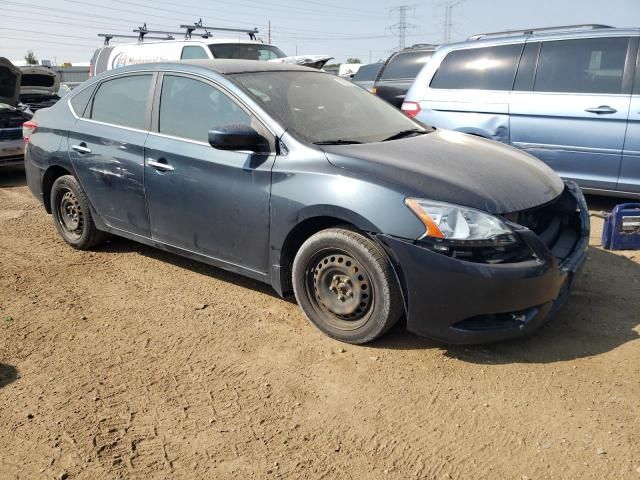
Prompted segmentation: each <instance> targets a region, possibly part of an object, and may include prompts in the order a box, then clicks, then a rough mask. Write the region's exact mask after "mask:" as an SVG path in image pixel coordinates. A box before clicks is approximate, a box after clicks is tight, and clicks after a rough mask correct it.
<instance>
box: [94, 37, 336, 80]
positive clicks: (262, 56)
mask: <svg viewBox="0 0 640 480" xmlns="http://www.w3.org/2000/svg"><path fill="white" fill-rule="evenodd" d="M198 28H203V27H198ZM206 28H207V29H208V30H216V29H215V28H213V27H206ZM208 30H207V32H206V33H205V34H203V35H201V36H199V37H197V38H191V35H190V33H191V32H189V33H188V34H187V36H186V37H185V39H184V40H174V39H173V37H172V36H167V37H166V38H167V39H158V37H153V38H154V39H153V40H147V39H145V35H144V34H145V33H147V32H149V31H147V30H146V25H145V27H143V29H138V30H134V31H135V32H139V33H140V32H141V33H142V35H140V36H139V39H138V42H136V43H127V44H120V45H110V44H109V41H110V40H111V39H112V38H117V37H130V36H129V35H110V34H100V35H99V36H100V37H104V38H105V45H104V46H103V47H101V48H98V49H97V50H96V51H95V53H94V54H93V57H92V58H91V67H90V76H93V75H98V74H99V73H102V72H104V71H107V70H111V69H114V68H119V67H125V66H127V65H136V64H139V63H155V62H173V61H176V60H193V59H214V58H227V59H239V60H263V61H270V62H282V63H291V64H296V65H304V66H306V67H312V68H317V69H321V68H322V67H324V65H325V64H326V63H327V62H328V61H329V60H331V59H332V58H333V57H331V56H328V55H296V56H293V57H288V56H287V55H286V54H285V53H284V52H283V51H282V50H280V49H279V48H278V47H276V46H275V45H270V44H268V43H263V42H261V41H260V40H257V39H256V36H255V34H256V33H257V31H256V30H255V29H254V30H246V31H245V33H247V34H248V35H249V39H247V40H238V39H237V38H235V39H234V38H215V39H214V38H213V37H212V36H211V35H210V33H209V31H208ZM218 30H233V31H240V30H239V29H218ZM149 33H153V32H149ZM194 36H195V35H194ZM147 38H149V37H147Z"/></svg>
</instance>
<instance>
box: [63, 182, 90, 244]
mask: <svg viewBox="0 0 640 480" xmlns="http://www.w3.org/2000/svg"><path fill="white" fill-rule="evenodd" d="M58 198H59V201H58V205H57V210H58V223H59V224H60V226H61V227H62V229H63V230H64V232H65V234H66V235H67V236H68V237H69V238H71V239H73V240H78V239H79V238H80V237H81V236H82V231H83V229H84V215H83V213H82V208H81V207H80V202H78V198H77V197H76V196H75V194H74V193H73V192H72V191H71V190H70V189H68V188H64V189H62V190H61V191H60V193H59V195H58Z"/></svg>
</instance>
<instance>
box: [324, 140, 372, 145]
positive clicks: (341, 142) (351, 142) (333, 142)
mask: <svg viewBox="0 0 640 480" xmlns="http://www.w3.org/2000/svg"><path fill="white" fill-rule="evenodd" d="M358 143H362V142H359V141H357V140H323V141H321V142H313V144H314V145H354V144H358Z"/></svg>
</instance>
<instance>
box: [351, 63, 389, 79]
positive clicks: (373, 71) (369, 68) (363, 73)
mask: <svg viewBox="0 0 640 480" xmlns="http://www.w3.org/2000/svg"><path fill="white" fill-rule="evenodd" d="M381 68H382V63H371V64H369V65H364V66H362V67H360V70H358V71H357V72H356V73H355V75H354V76H353V78H352V80H353V81H354V82H366V81H368V80H375V79H376V77H377V76H378V72H379V71H380V69H381Z"/></svg>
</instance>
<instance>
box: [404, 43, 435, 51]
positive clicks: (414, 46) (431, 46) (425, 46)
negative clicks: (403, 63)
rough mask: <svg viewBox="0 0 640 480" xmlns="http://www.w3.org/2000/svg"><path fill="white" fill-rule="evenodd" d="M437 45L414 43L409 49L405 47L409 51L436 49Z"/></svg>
mask: <svg viewBox="0 0 640 480" xmlns="http://www.w3.org/2000/svg"><path fill="white" fill-rule="evenodd" d="M438 46H439V45H436V44H435V43H414V44H413V45H411V46H410V47H407V50H411V49H412V48H436V47H438Z"/></svg>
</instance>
